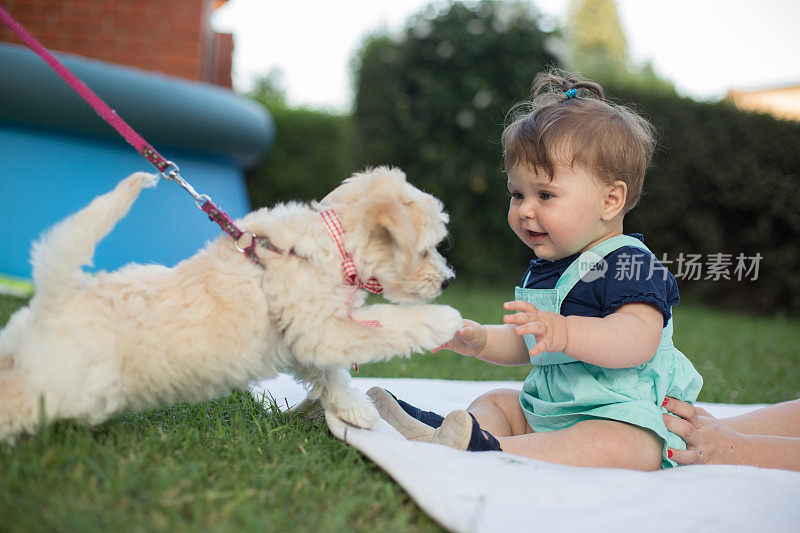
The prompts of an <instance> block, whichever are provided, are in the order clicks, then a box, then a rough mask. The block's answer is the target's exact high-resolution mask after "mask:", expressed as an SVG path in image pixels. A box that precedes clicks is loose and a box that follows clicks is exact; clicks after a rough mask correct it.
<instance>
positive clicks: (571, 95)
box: [564, 88, 578, 100]
mask: <svg viewBox="0 0 800 533" xmlns="http://www.w3.org/2000/svg"><path fill="white" fill-rule="evenodd" d="M564 94H566V95H567V100H569V99H570V98H575V97H576V96H577V95H578V89H575V88H572V89H570V90H568V91H564Z"/></svg>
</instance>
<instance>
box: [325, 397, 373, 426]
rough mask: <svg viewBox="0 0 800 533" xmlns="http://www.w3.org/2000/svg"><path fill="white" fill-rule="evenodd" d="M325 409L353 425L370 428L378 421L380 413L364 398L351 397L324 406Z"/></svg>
mask: <svg viewBox="0 0 800 533" xmlns="http://www.w3.org/2000/svg"><path fill="white" fill-rule="evenodd" d="M326 407H327V409H328V410H329V411H330V412H332V413H333V414H335V415H336V416H338V417H339V418H341V419H342V420H344V421H345V422H347V423H348V424H352V425H353V426H357V427H360V428H364V429H372V428H374V427H376V426H377V425H378V422H380V419H381V415H380V414H378V410H377V409H375V406H373V405H372V403H371V402H369V401H367V399H366V398H355V397H354V398H352V399H348V400H347V401H345V402H337V403H336V404H335V405H328V406H326Z"/></svg>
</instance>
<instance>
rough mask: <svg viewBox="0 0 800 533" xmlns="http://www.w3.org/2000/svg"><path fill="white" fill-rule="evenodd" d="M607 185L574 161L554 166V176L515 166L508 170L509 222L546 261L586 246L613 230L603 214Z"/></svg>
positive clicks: (520, 236)
mask: <svg viewBox="0 0 800 533" xmlns="http://www.w3.org/2000/svg"><path fill="white" fill-rule="evenodd" d="M608 189H609V186H608V185H605V184H604V183H603V182H602V181H601V180H600V179H599V178H597V177H596V176H594V175H593V174H592V173H590V172H588V171H586V170H584V169H583V168H581V167H579V166H577V165H576V166H575V167H574V168H571V167H569V166H564V165H559V166H556V167H555V174H554V176H553V179H552V181H551V180H550V177H549V176H548V175H547V173H546V172H540V173H538V174H537V173H535V172H533V171H532V170H531V169H530V168H528V167H527V166H524V165H518V166H515V167H513V168H511V169H509V171H508V192H509V195H510V196H511V200H510V202H509V206H508V225H509V226H511V229H512V230H514V233H516V234H517V236H518V237H519V238H520V239H522V242H524V243H525V244H526V245H528V247H530V248H531V249H532V250H533V251H534V253H535V254H536V256H537V257H541V258H543V259H547V260H549V261H555V260H557V259H561V258H564V257H568V256H570V255H572V254H575V253H578V252H582V251H585V250H588V249H589V248H591V247H592V246H593V245H594V244H596V243H597V242H600V241H601V240H604V239H606V238H608V237H610V236H611V235H612V234H613V233H612V232H611V231H610V228H609V224H608V222H607V221H604V220H603V219H602V218H601V217H602V215H603V206H604V203H605V200H606V198H607V195H608V192H607V191H608ZM614 233H618V232H614Z"/></svg>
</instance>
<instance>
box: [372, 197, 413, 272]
mask: <svg viewBox="0 0 800 533" xmlns="http://www.w3.org/2000/svg"><path fill="white" fill-rule="evenodd" d="M367 224H369V225H370V228H369V229H370V233H371V234H372V235H373V237H375V238H378V239H380V240H383V241H385V244H388V245H391V246H392V247H394V248H395V249H396V250H397V251H398V252H400V255H401V256H403V257H405V258H407V259H410V258H411V257H413V255H414V249H415V247H416V241H417V234H418V232H417V227H418V225H419V224H418V221H416V220H415V217H414V213H413V212H412V209H411V208H410V206H409V205H407V204H404V203H402V201H400V199H398V198H394V199H387V200H386V201H381V202H376V203H373V204H372V205H370V207H369V213H368V215H367Z"/></svg>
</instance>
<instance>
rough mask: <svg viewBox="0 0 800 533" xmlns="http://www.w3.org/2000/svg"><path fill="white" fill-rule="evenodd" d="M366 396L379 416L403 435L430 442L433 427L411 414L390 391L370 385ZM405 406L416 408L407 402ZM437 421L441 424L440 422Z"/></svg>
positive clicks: (409, 438)
mask: <svg viewBox="0 0 800 533" xmlns="http://www.w3.org/2000/svg"><path fill="white" fill-rule="evenodd" d="M367 396H369V397H370V398H371V399H372V403H373V404H375V408H376V409H377V410H378V412H379V413H380V415H381V418H383V419H384V420H386V421H387V422H389V424H390V425H391V426H392V427H393V428H394V429H396V430H397V432H398V433H400V434H401V435H402V436H403V437H405V438H406V439H408V440H413V441H417V442H431V439H432V438H433V433H434V429H435V428H434V427H432V426H431V425H428V424H426V423H425V422H423V421H422V420H421V419H420V418H419V417H415V416H413V415H412V414H411V413H410V412H409V411H408V410H407V409H406V408H404V407H403V406H402V405H401V404H400V403H399V402H398V400H397V398H395V397H394V395H393V394H392V393H390V392H389V391H387V390H386V389H383V388H381V387H372V388H371V389H369V390H368V391H367ZM403 403H405V402H403ZM406 406H407V407H408V408H411V409H416V407H413V406H411V405H408V404H406ZM416 410H417V411H418V412H420V413H428V414H430V415H434V416H438V415H436V413H431V412H430V411H420V410H419V409H416ZM439 419H441V420H444V419H443V418H442V417H439ZM434 420H435V419H434ZM439 423H440V424H441V422H439Z"/></svg>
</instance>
